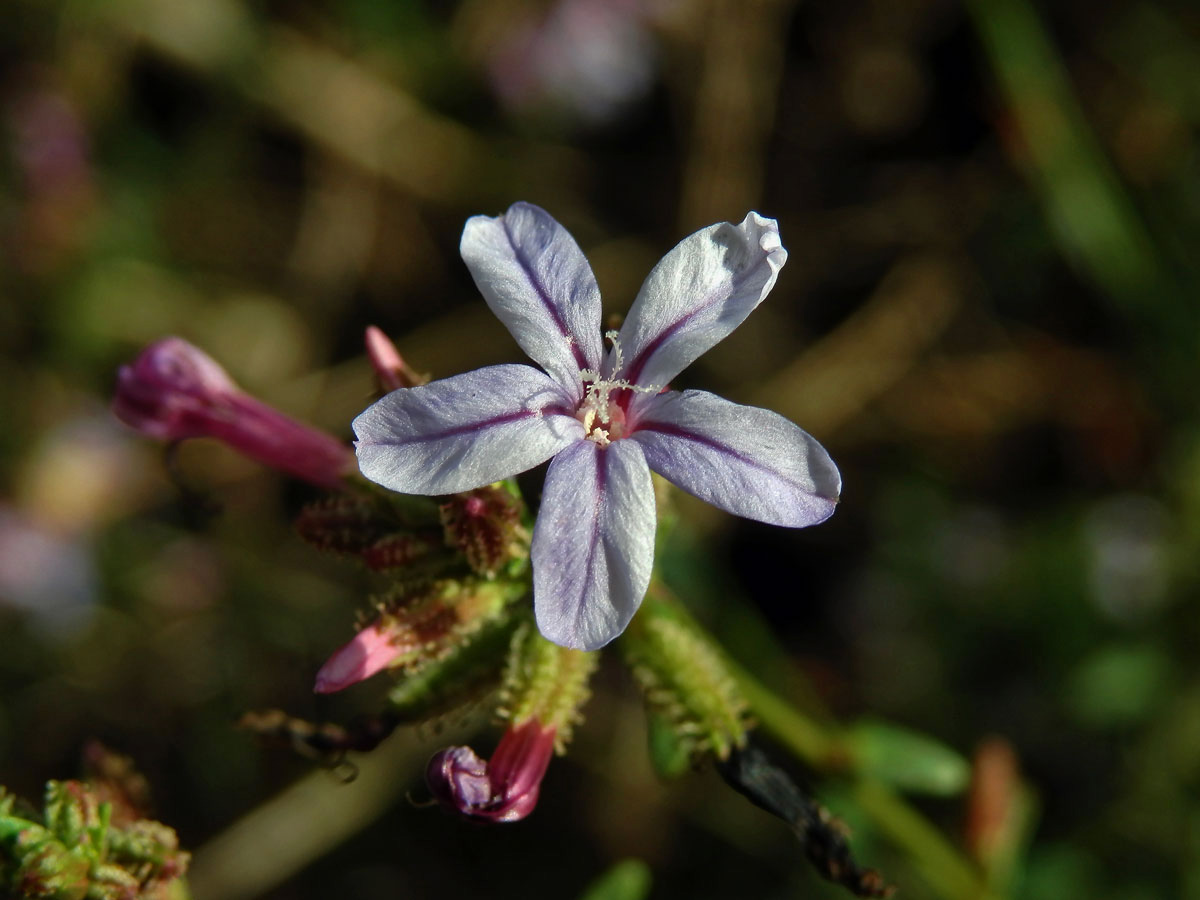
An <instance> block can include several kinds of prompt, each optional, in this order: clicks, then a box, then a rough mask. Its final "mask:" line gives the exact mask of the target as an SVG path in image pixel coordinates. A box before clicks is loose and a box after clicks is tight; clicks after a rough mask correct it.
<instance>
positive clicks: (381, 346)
mask: <svg viewBox="0 0 1200 900" xmlns="http://www.w3.org/2000/svg"><path fill="white" fill-rule="evenodd" d="M364 343H365V344H366V347H367V359H369V360H370V361H371V368H372V369H374V370H375V377H376V378H377V379H378V380H379V387H380V388H381V389H382V390H383V391H385V392H388V391H394V390H396V389H397V388H410V387H416V386H417V385H420V384H425V383H426V382H427V381H429V378H428V377H427V376H425V375H419V374H417V373H416V372H414V371H413V370H412V369H411V368H410V367H409V365H408V363H406V362H405V361H404V357H402V356H401V355H400V351H398V350H397V349H396V345H395V344H393V343H392V342H391V340H390V339H389V338H388V336H387V335H386V334H384V333H383V331H382V330H380V329H379V328H376V327H375V326H374V325H368V326H367V334H366V337H365V339H364Z"/></svg>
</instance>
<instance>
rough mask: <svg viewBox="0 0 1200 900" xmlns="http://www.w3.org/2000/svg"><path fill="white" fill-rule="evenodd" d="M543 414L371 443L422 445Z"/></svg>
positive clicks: (510, 416)
mask: <svg viewBox="0 0 1200 900" xmlns="http://www.w3.org/2000/svg"><path fill="white" fill-rule="evenodd" d="M544 412H550V410H540V409H523V410H521V411H520V412H511V413H504V414H502V415H499V416H493V417H492V418H490V419H482V420H480V421H478V422H468V423H467V424H465V425H456V426H455V427H453V428H447V429H445V430H444V431H435V432H428V433H425V434H419V435H415V436H413V437H411V438H402V439H399V440H395V439H393V440H375V441H372V442H371V443H373V444H378V445H379V446H385V447H402V446H404V445H405V444H424V443H428V442H429V441H440V440H442V439H443V438H450V437H458V436H459V435H460V434H469V433H471V432H473V431H483V430H484V429H485V428H491V427H493V426H495V425H508V424H509V423H511V422H519V421H521V420H522V419H536V418H540V417H542V416H543V414H544Z"/></svg>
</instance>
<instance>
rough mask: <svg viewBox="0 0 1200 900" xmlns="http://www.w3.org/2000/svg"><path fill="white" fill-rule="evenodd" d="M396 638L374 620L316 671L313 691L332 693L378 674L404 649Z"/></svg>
mask: <svg viewBox="0 0 1200 900" xmlns="http://www.w3.org/2000/svg"><path fill="white" fill-rule="evenodd" d="M396 638H397V635H396V634H394V633H392V629H389V628H387V627H386V626H384V625H383V624H382V623H381V622H380V621H378V620H377V621H375V622H373V623H372V624H370V625H368V626H367V627H366V628H364V629H363V630H362V631H360V632H359V633H358V634H356V635H355V636H354V639H353V640H352V641H350V642H349V643H347V644H344V645H342V647H341V648H340V649H338V650H337V651H335V652H334V654H333V656H331V657H329V659H328V660H326V662H325V665H323V666H321V668H320V670H319V671H318V672H317V683H316V685H315V686H314V687H313V690H314V691H316V692H317V693H318V694H332V693H334V692H335V691H340V690H343V689H344V688H348V687H350V685H352V684H358V682H360V681H364V680H366V679H367V678H370V677H371V676H372V675H374V674H375V673H377V672H382V671H383V670H384V669H386V668H387V667H388V665H389V664H390V663H391V662H392V660H394V659H395V658H396V657H397V656H399V655H400V654H401V653H403V652H404V651H405V649H407V648H405V647H400V646H397V641H396Z"/></svg>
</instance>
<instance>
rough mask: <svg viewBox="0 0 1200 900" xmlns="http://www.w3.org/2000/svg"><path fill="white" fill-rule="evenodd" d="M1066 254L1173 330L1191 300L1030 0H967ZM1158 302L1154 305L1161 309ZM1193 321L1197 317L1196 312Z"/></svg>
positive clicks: (1124, 301) (1130, 305) (1115, 295)
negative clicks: (1098, 134)
mask: <svg viewBox="0 0 1200 900" xmlns="http://www.w3.org/2000/svg"><path fill="white" fill-rule="evenodd" d="M967 8H968V10H969V11H970V13H971V15H972V18H973V19H974V22H975V27H976V30H977V31H978V32H979V35H980V38H981V39H982V41H983V45H984V48H985V50H986V51H987V54H988V58H989V61H990V63H991V65H992V68H993V69H994V71H995V74H996V77H997V80H998V82H999V88H1000V91H1001V92H1002V94H1003V98H1004V101H1005V102H1006V103H1007V105H1008V106H1009V108H1010V111H1011V114H1012V116H1013V119H1014V122H1013V124H1014V125H1015V127H1016V129H1017V131H1018V133H1019V136H1020V142H1021V143H1020V145H1019V148H1018V151H1017V152H1018V153H1022V154H1025V155H1026V156H1027V159H1026V160H1024V161H1025V162H1026V164H1027V166H1028V168H1029V175H1030V177H1031V179H1032V181H1033V184H1034V187H1035V189H1036V190H1037V192H1038V194H1039V196H1040V200H1041V202H1042V205H1043V207H1044V208H1045V213H1046V216H1047V218H1048V220H1049V223H1050V226H1051V230H1052V232H1053V234H1054V237H1055V239H1056V240H1057V241H1058V243H1059V245H1060V247H1061V249H1062V251H1063V252H1064V254H1065V255H1066V256H1067V258H1068V259H1069V260H1070V261H1071V262H1072V264H1074V265H1075V266H1077V267H1078V268H1079V269H1081V270H1082V271H1083V273H1084V274H1085V275H1087V276H1088V277H1090V279H1091V280H1092V281H1093V282H1095V283H1096V284H1097V285H1098V286H1099V287H1100V288H1101V289H1102V290H1103V291H1105V292H1106V293H1107V294H1108V295H1109V296H1110V297H1111V298H1112V299H1113V300H1114V301H1116V303H1117V304H1118V305H1119V306H1120V307H1121V308H1122V309H1123V310H1124V311H1125V312H1126V313H1127V314H1132V315H1134V316H1137V317H1138V318H1140V319H1143V320H1145V319H1150V320H1152V321H1154V320H1156V321H1157V323H1158V324H1159V325H1160V326H1164V327H1166V328H1172V327H1175V326H1178V325H1180V324H1182V323H1180V322H1178V321H1174V320H1176V319H1178V318H1179V316H1181V315H1183V314H1184V313H1185V310H1186V309H1187V307H1186V306H1185V304H1184V303H1183V298H1182V296H1181V295H1180V292H1179V290H1178V289H1177V288H1176V287H1175V285H1174V284H1173V283H1172V281H1171V279H1170V278H1169V277H1168V274H1167V272H1166V271H1165V269H1164V265H1163V261H1162V259H1161V257H1160V254H1159V251H1158V248H1157V247H1156V245H1155V242H1154V240H1153V239H1152V237H1151V235H1150V234H1149V233H1148V231H1147V229H1146V227H1145V225H1144V223H1143V222H1142V220H1141V218H1140V217H1139V215H1138V212H1137V210H1136V209H1135V208H1134V205H1133V202H1132V200H1131V198H1130V197H1129V195H1128V193H1127V192H1126V190H1125V188H1124V186H1123V185H1122V183H1121V181H1120V180H1119V178H1118V177H1117V174H1116V172H1115V171H1114V170H1113V168H1112V166H1111V165H1110V164H1109V162H1108V160H1107V158H1106V157H1105V155H1104V152H1103V150H1102V149H1101V147H1100V145H1099V143H1098V142H1097V140H1096V137H1095V135H1094V134H1093V132H1092V130H1091V128H1090V127H1089V125H1088V123H1087V121H1086V119H1085V117H1084V114H1083V110H1082V109H1081V108H1080V105H1079V102H1078V99H1077V98H1076V96H1075V94H1074V92H1073V90H1072V88H1071V85H1070V81H1069V78H1068V74H1067V72H1066V70H1065V67H1064V66H1063V63H1062V60H1061V59H1060V57H1059V55H1058V52H1057V50H1056V49H1055V48H1054V46H1053V44H1052V43H1051V41H1050V38H1049V36H1048V35H1047V33H1046V29H1045V26H1044V25H1043V23H1042V22H1041V20H1040V19H1039V18H1038V15H1037V13H1036V11H1035V10H1034V8H1033V7H1032V6H1031V5H1030V4H1029V3H1028V2H1027V0H971V2H969V3H968V4H967ZM1156 306H1157V307H1159V308H1158V309H1155V308H1154V307H1156ZM1188 315H1189V319H1190V314H1188Z"/></svg>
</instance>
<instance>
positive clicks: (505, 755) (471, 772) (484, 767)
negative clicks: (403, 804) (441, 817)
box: [425, 719, 556, 822]
mask: <svg viewBox="0 0 1200 900" xmlns="http://www.w3.org/2000/svg"><path fill="white" fill-rule="evenodd" d="M555 731H556V730H555V728H554V726H552V725H543V724H542V723H541V722H539V721H538V720H537V719H527V720H526V721H524V722H522V723H521V724H520V725H513V726H511V727H509V729H508V730H507V731H505V732H504V736H503V737H502V738H501V739H500V743H499V744H498V745H497V746H496V751H495V752H494V753H493V754H492V758H491V759H490V760H482V759H480V758H479V757H478V756H477V755H476V754H475V751H474V750H472V749H471V748H470V747H447V748H446V749H445V750H439V751H438V752H437V753H435V754H434V755H433V758H432V759H430V760H429V765H428V766H427V767H426V769H425V780H426V781H427V782H428V783H429V789H430V790H431V791H432V792H433V795H434V797H436V798H437V799H438V801H439V802H440V803H442V805H444V806H446V807H448V808H450V809H453V810H455V811H457V812H460V813H462V814H463V815H465V816H470V817H471V818H473V819H482V820H484V821H489V822H516V821H517V820H518V819H523V818H525V817H526V816H527V815H529V814H530V813H531V812H533V808H534V807H535V806H537V801H538V793H539V792H540V790H541V787H542V778H543V777H544V776H545V774H546V768H547V766H549V765H550V759H551V757H552V756H553V755H554V736H555Z"/></svg>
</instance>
